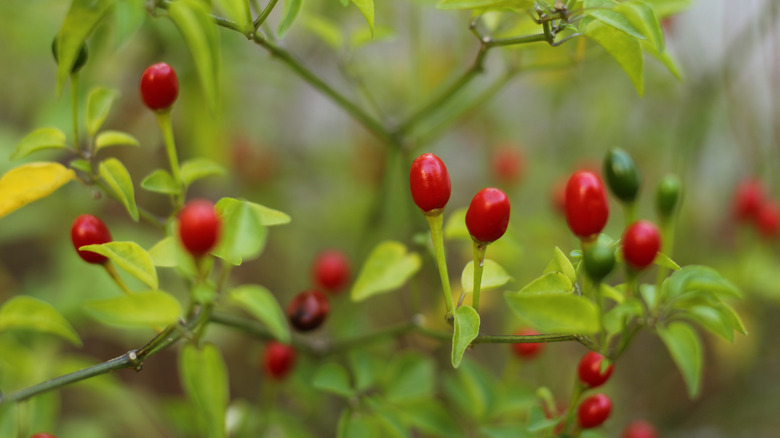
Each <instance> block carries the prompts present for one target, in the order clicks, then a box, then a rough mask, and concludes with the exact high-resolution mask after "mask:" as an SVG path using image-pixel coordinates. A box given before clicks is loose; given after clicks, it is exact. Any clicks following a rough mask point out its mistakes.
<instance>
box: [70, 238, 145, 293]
mask: <svg viewBox="0 0 780 438" xmlns="http://www.w3.org/2000/svg"><path fill="white" fill-rule="evenodd" d="M79 250H82V251H91V252H96V253H98V254H101V255H104V256H106V257H108V259H109V260H111V261H112V262H114V264H115V265H117V266H118V267H120V268H122V270H124V271H125V272H127V273H128V274H130V275H132V276H133V277H135V278H137V279H139V280H141V281H142V282H144V283H145V284H146V285H147V286H149V287H151V288H152V289H157V271H156V270H155V269H154V263H153V262H152V256H150V255H149V253H148V252H146V250H145V249H143V248H141V246H140V245H139V244H137V243H135V242H107V243H101V244H97V245H85V246H82V247H81V248H79Z"/></svg>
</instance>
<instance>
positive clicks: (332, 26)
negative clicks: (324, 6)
mask: <svg viewBox="0 0 780 438" xmlns="http://www.w3.org/2000/svg"><path fill="white" fill-rule="evenodd" d="M301 23H302V24H303V26H304V27H305V28H306V29H308V30H309V31H310V32H312V33H313V34H315V35H317V36H318V37H319V38H320V39H321V40H322V41H323V42H325V44H327V45H328V46H330V47H332V48H334V49H336V50H338V49H340V48H341V47H343V46H344V34H343V33H342V31H341V27H340V26H339V25H338V24H337V23H335V22H334V21H331V20H328V19H325V18H324V17H320V16H316V15H304V16H302V17H301Z"/></svg>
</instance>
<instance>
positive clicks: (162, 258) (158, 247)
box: [149, 236, 177, 268]
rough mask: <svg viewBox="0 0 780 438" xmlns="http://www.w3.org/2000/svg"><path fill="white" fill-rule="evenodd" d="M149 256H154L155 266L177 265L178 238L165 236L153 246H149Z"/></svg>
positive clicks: (169, 266)
mask: <svg viewBox="0 0 780 438" xmlns="http://www.w3.org/2000/svg"><path fill="white" fill-rule="evenodd" d="M149 256H151V257H152V263H154V266H159V267H161V268H174V267H176V264H177V263H176V240H175V239H174V238H173V237H171V236H168V237H164V238H163V239H162V240H160V241H159V242H157V243H155V244H154V246H153V247H151V248H149Z"/></svg>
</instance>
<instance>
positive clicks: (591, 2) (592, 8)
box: [583, 0, 645, 40]
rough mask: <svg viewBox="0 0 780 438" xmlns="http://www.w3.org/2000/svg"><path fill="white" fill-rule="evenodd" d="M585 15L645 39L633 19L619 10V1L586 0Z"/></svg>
mask: <svg viewBox="0 0 780 438" xmlns="http://www.w3.org/2000/svg"><path fill="white" fill-rule="evenodd" d="M583 5H584V10H583V15H586V16H591V17H593V18H595V19H596V20H598V21H600V22H602V23H604V24H607V25H609V26H611V27H613V28H615V29H617V30H620V31H622V32H625V33H626V34H628V35H629V36H631V37H634V38H636V39H640V40H643V39H645V36H644V35H643V34H642V32H640V31H639V30H638V29H637V28H636V27H634V25H633V24H632V23H631V21H630V20H629V19H628V17H626V16H625V15H624V14H623V10H618V9H617V7H618V5H619V4H618V2H617V1H615V0H585V2H584V3H583Z"/></svg>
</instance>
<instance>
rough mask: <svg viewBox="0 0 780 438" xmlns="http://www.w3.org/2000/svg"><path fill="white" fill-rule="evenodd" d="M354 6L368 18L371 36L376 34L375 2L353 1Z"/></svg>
mask: <svg viewBox="0 0 780 438" xmlns="http://www.w3.org/2000/svg"><path fill="white" fill-rule="evenodd" d="M352 4H354V5H355V6H357V7H358V9H360V12H361V13H362V14H363V16H364V17H366V21H367V22H368V28H369V29H370V30H371V35H373V34H374V0H352Z"/></svg>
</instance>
